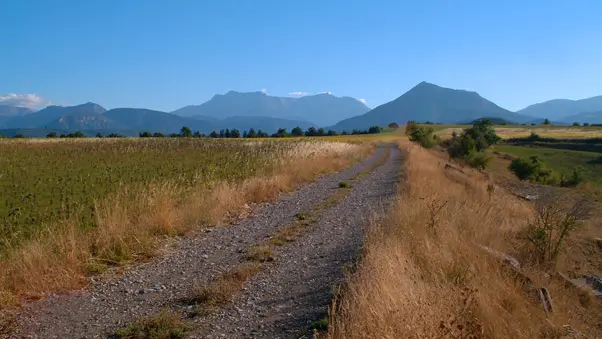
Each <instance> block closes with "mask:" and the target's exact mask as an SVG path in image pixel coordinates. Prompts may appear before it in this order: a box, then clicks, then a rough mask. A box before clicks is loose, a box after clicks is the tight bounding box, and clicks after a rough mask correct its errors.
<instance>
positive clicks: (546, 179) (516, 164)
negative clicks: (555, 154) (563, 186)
mask: <svg viewBox="0 0 602 339" xmlns="http://www.w3.org/2000/svg"><path fill="white" fill-rule="evenodd" d="M508 169H509V170H510V171H512V172H513V173H514V174H515V175H516V176H517V177H518V178H519V179H520V180H529V181H532V182H536V183H539V184H544V185H550V184H554V183H555V182H556V181H557V180H556V176H555V175H554V172H553V171H552V170H551V169H549V168H547V167H546V166H545V164H544V163H543V162H542V161H541V160H540V158H539V157H537V156H532V157H530V158H528V159H526V158H515V159H512V162H511V163H510V166H509V167H508Z"/></svg>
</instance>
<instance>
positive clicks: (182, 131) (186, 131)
mask: <svg viewBox="0 0 602 339" xmlns="http://www.w3.org/2000/svg"><path fill="white" fill-rule="evenodd" d="M180 135H181V136H183V137H185V138H190V137H191V136H192V130H191V129H190V127H188V126H182V129H180Z"/></svg>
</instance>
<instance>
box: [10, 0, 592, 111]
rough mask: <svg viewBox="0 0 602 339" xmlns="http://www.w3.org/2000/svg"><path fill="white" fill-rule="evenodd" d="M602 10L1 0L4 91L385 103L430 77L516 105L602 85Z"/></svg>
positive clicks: (115, 103) (101, 97)
mask: <svg viewBox="0 0 602 339" xmlns="http://www.w3.org/2000/svg"><path fill="white" fill-rule="evenodd" d="M601 17H602V1H600V0H575V1H562V2H560V1H554V0H548V1H543V0H542V1H540V0H531V1H515V0H505V1H493V0H479V1H477V0H474V1H472V0H466V1H462V0H458V1H451V0H449V1H448V0H441V1H434V0H423V1H418V0H416V1H398V0H392V1H353V0H351V1H349V0H348V1H338V0H331V1H319V0H317V1H313V0H301V1H299V0H298V1H284V0H271V1H270V0H238V1H235V0H190V1H184V0H173V1H151V0H144V1H142V0H140V1H138V0H102V1H99V0H94V1H92V0H72V1H66V0H53V1H49V0H38V1H33V0H3V1H2V2H0V32H2V35H1V36H2V40H1V41H2V43H1V44H0V101H2V100H4V102H5V103H7V102H11V100H13V101H18V100H22V101H23V102H27V103H28V104H30V105H32V106H33V105H37V106H41V105H43V104H45V103H47V102H52V103H53V104H61V105H68V104H79V103H83V102H87V101H93V102H96V103H99V104H101V105H103V106H105V107H106V108H115V107H145V108H151V109H157V110H165V111H171V110H174V109H177V108H179V107H181V106H184V105H189V104H198V103H201V102H204V101H206V100H208V99H210V98H211V97H212V96H213V95H214V94H216V93H224V92H227V91H228V90H238V91H256V90H262V89H265V90H267V92H268V93H269V94H272V95H281V96H288V95H289V93H293V92H307V93H319V92H326V91H329V92H333V94H335V95H338V96H343V95H346V96H352V97H355V98H363V99H365V100H366V101H367V104H368V105H369V106H370V107H375V106H377V105H379V104H382V103H385V102H387V101H390V100H393V99H395V98H396V97H398V96H399V95H401V94H403V93H404V92H405V91H407V90H408V89H410V88H411V87H412V86H414V85H415V84H417V83H419V82H420V81H423V80H425V81H429V82H432V83H436V84H438V85H441V86H445V87H452V88H460V89H468V90H475V91H478V92H479V93H480V94H481V95H483V96H484V97H486V98H488V99H490V100H492V101H494V102H495V103H497V104H499V105H500V106H502V107H504V108H508V109H512V110H515V109H520V108H523V107H524V106H526V105H529V104H532V103H536V102H541V101H545V100H548V99H553V98H569V99H579V98H584V97H590V96H594V95H602V20H601V19H600V18H601ZM8 93H13V94H16V95H13V96H8V95H7V94H8ZM27 93H30V94H36V96H25V95H24V94H27Z"/></svg>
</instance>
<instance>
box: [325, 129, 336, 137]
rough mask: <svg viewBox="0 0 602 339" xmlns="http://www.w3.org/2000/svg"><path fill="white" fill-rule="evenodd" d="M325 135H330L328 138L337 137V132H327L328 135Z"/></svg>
mask: <svg viewBox="0 0 602 339" xmlns="http://www.w3.org/2000/svg"><path fill="white" fill-rule="evenodd" d="M326 134H327V135H330V136H335V135H337V131H335V130H328V133H326Z"/></svg>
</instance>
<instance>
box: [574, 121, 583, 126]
mask: <svg viewBox="0 0 602 339" xmlns="http://www.w3.org/2000/svg"><path fill="white" fill-rule="evenodd" d="M573 126H581V124H579V123H578V122H577V121H575V122H574V123H573Z"/></svg>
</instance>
